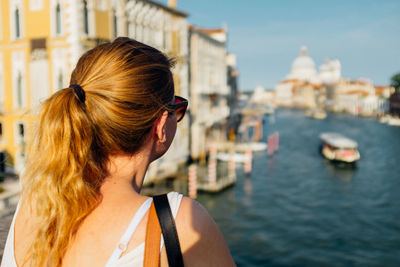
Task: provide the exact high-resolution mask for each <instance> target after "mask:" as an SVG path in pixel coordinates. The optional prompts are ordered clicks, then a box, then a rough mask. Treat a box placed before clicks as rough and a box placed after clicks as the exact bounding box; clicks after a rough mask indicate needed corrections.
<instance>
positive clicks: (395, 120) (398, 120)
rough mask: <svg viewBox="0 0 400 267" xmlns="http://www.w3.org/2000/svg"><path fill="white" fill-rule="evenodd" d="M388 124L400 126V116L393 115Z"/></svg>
mask: <svg viewBox="0 0 400 267" xmlns="http://www.w3.org/2000/svg"><path fill="white" fill-rule="evenodd" d="M387 124H388V125H390V126H400V118H399V117H391V118H389V120H388V122H387Z"/></svg>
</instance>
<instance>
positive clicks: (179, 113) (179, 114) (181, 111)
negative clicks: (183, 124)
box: [176, 107, 186, 122]
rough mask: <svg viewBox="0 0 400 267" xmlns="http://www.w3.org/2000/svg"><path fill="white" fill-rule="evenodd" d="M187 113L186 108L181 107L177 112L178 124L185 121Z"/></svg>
mask: <svg viewBox="0 0 400 267" xmlns="http://www.w3.org/2000/svg"><path fill="white" fill-rule="evenodd" d="M185 112H186V108H185V107H181V108H178V109H177V110H176V120H177V121H178V122H179V121H181V120H182V119H183V117H184V116H185Z"/></svg>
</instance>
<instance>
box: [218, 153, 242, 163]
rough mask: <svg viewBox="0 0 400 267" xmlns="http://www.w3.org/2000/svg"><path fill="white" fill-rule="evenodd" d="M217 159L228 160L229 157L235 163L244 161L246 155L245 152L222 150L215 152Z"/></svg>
mask: <svg viewBox="0 0 400 267" xmlns="http://www.w3.org/2000/svg"><path fill="white" fill-rule="evenodd" d="M217 159H218V160H220V161H226V162H228V161H230V160H231V159H232V160H233V161H234V162H236V163H245V162H246V159H247V156H246V155H245V154H242V153H233V154H230V153H224V152H219V153H218V154H217Z"/></svg>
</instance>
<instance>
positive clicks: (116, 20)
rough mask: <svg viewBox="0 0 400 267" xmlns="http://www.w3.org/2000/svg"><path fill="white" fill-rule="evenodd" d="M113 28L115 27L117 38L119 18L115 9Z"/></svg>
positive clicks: (115, 36)
mask: <svg viewBox="0 0 400 267" xmlns="http://www.w3.org/2000/svg"><path fill="white" fill-rule="evenodd" d="M112 14H113V26H114V38H117V36H118V24H117V23H118V18H117V12H116V11H115V9H113V12H112Z"/></svg>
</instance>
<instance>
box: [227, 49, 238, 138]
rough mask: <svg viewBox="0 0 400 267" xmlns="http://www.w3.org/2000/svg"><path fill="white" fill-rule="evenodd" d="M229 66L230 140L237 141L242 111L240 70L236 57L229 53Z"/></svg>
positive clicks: (228, 130)
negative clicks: (239, 95)
mask: <svg viewBox="0 0 400 267" xmlns="http://www.w3.org/2000/svg"><path fill="white" fill-rule="evenodd" d="M226 64H227V83H228V88H229V96H228V106H229V119H228V126H227V128H228V129H227V132H228V138H229V139H230V140H232V141H234V140H235V138H236V135H237V133H238V129H239V126H240V122H241V115H240V111H239V110H238V92H239V81H238V80H239V70H238V69H237V67H236V55H235V54H232V53H228V54H227V55H226Z"/></svg>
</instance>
